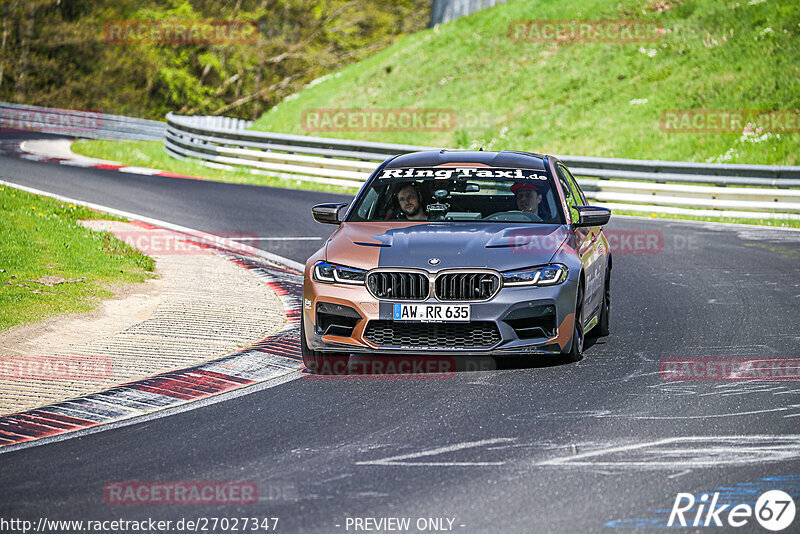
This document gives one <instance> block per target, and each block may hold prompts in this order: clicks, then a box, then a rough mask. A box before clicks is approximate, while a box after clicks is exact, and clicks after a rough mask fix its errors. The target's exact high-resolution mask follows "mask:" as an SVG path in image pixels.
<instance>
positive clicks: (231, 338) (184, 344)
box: [0, 220, 299, 445]
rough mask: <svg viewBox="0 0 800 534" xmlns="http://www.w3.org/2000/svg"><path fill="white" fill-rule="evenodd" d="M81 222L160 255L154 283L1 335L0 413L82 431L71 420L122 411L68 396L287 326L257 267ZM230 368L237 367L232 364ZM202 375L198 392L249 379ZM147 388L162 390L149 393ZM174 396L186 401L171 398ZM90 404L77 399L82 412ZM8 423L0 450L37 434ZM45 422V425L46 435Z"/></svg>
mask: <svg viewBox="0 0 800 534" xmlns="http://www.w3.org/2000/svg"><path fill="white" fill-rule="evenodd" d="M82 224H84V225H85V226H87V227H88V228H90V229H93V230H98V231H101V230H107V231H111V232H112V233H114V234H116V235H117V236H118V237H120V238H121V239H123V240H125V241H127V242H129V243H131V244H135V245H138V246H140V247H142V246H144V248H146V249H148V248H149V249H157V250H159V251H160V253H159V254H155V255H153V257H154V258H155V260H156V273H157V275H158V278H157V279H155V280H149V281H147V282H145V283H144V284H142V285H138V284H132V285H131V286H128V287H126V288H125V294H124V296H122V298H118V299H110V300H107V301H104V302H103V303H102V305H101V307H100V309H98V310H96V311H94V312H90V313H86V314H80V315H73V316H67V317H61V318H53V319H50V320H45V321H43V322H41V323H38V324H34V325H26V326H21V327H17V328H13V329H11V330H10V331H9V332H6V333H4V335H3V338H2V340H0V350H2V353H0V354H2V356H0V365H2V369H3V373H2V378H0V416H3V415H5V416H8V415H12V414H19V412H24V411H28V412H30V411H35V412H36V414H39V415H41V414H42V413H43V412H42V411H41V410H38V411H37V410H35V409H37V408H46V410H49V411H50V412H52V414H60V415H61V416H62V417H61V418H54V417H50V419H47V418H46V417H45V416H41V417H39V418H38V419H36V418H30V417H28V418H27V420H28V421H29V422H30V423H31V425H33V428H34V429H37V430H41V431H43V432H42V435H47V436H49V435H52V434H53V433H55V432H50V431H49V430H57V429H60V430H67V429H68V428H61V425H58V423H59V422H61V423H67V424H70V425H71V426H77V427H79V426H81V425H80V424H79V422H77V421H75V420H74V419H83V418H84V416H86V415H87V414H88V415H89V417H88V419H87V420H88V421H92V422H94V423H102V422H105V421H107V420H110V419H117V418H118V416H121V415H126V414H125V412H124V410H123V412H121V413H120V412H117V411H115V410H114V408H113V407H112V406H110V405H109V403H108V402H106V403H105V404H103V403H100V405H99V407H97V406H95V407H97V408H98V409H97V410H88V411H87V412H86V413H83V414H82V413H80V412H81V410H80V408H78V407H77V406H76V404H75V402H74V399H75V398H76V397H81V396H86V395H90V394H95V393H98V392H103V391H106V390H108V389H110V388H113V387H115V386H120V385H123V384H129V383H132V382H135V381H140V380H142V379H148V378H151V377H153V376H155V375H160V374H164V373H170V372H174V371H176V370H182V369H185V368H187V367H193V366H197V364H200V363H202V362H207V361H209V360H211V359H214V358H219V357H221V356H224V355H226V354H230V353H231V352H233V351H236V350H238V349H241V348H243V347H252V346H253V345H254V344H256V343H258V342H260V341H261V342H263V341H264V340H265V339H269V338H270V337H272V336H274V334H275V333H276V332H278V331H280V330H282V329H285V328H286V327H287V326H288V325H287V322H289V320H288V317H287V309H286V308H287V306H286V304H285V303H284V301H283V300H282V299H281V298H280V297H279V296H278V295H277V294H276V292H275V291H276V288H275V287H273V286H271V285H270V284H269V283H265V280H263V279H262V278H260V277H259V276H258V273H257V269H259V268H260V269H262V270H263V269H264V268H265V267H266V266H265V265H260V266H259V265H258V264H252V265H248V264H247V263H246V259H244V258H242V257H241V256H238V255H233V256H228V257H225V256H224V255H221V254H220V250H219V249H215V248H214V247H206V246H198V245H197V244H196V243H195V242H193V241H187V240H185V239H182V236H181V235H180V234H177V233H174V232H167V231H164V230H163V229H159V228H155V227H152V226H149V225H144V224H141V223H139V224H131V223H123V222H117V221H105V220H92V221H82ZM145 252H148V250H145ZM247 267H255V268H247ZM295 276H296V275H295ZM291 322H293V321H291ZM297 365H299V363H294V364H290V365H289V366H288V367H289V368H295V367H297ZM284 366H286V364H285V363H284ZM229 368H230V369H235V367H231V366H230V362H229ZM194 372H195V374H196V373H198V372H200V371H198V370H197V369H194ZM203 372H204V373H205V374H203V375H202V378H203V380H201V381H200V382H202V384H200V385H202V386H204V387H205V386H207V385H208V382H213V381H215V380H216V381H217V382H221V385H222V386H231V387H222V388H221V390H227V389H231V388H232V387H233V386H235V385H237V384H249V383H252V382H253V380H251V379H250V378H244V377H242V376H240V377H238V378H240V379H241V380H235V379H231V378H230V377H229V376H226V373H225V372H224V371H223V372H222V373H219V372H216V371H212V374H211V375H209V374H208V371H203ZM227 374H230V371H229V372H228V373H227ZM226 380H227V382H226ZM197 385H198V384H194V386H197ZM219 385H220V384H216V386H219ZM187 386H188V387H191V385H190V384H188V383H186V382H185V380H184V383H182V384H181V386H180V387H183V388H185V387H187ZM199 389H201V390H202V389H203V388H202V387H201V388H199ZM205 389H206V390H207V392H208V391H211V390H208V388H205ZM212 389H213V388H212ZM217 389H220V388H219V387H217ZM148 391H149V392H150V394H155V393H160V391H158V390H157V388H156V389H154V388H150V389H149V390H148ZM123 397H124V398H127V399H128V402H127V403H125V404H126V405H127V406H131V405H132V406H138V407H145V408H150V409H149V410H145V411H148V412H150V411H153V410H152V409H154V408H158V407H159V406H166V405H169V404H171V403H170V402H168V401H167V402H153V399H152V398H149V399H137V398H136V396H135V395H132V394H131V391H126V392H125V394H124V395H121V396H120V395H118V396H117V399H120V398H123ZM181 397H183V400H191V399H192V398H193V396H192V395H188V396H187V395H183V396H181V395H178V396H177V398H181ZM64 401H67V402H66V403H64ZM54 403H64V404H62V408H63V409H60V410H59V409H53V407H52V406H50V407H49V408H47V407H46V405H53V404H54ZM90 405H91V403H89V404H87V403H84V408H85V407H86V406H90ZM92 415H97V416H99V417H92ZM127 415H132V414H127ZM64 417H67V418H72V419H68V420H64ZM18 419H19V417H18ZM9 420H10V418H9V417H5V418H0V444H2V445H5V444H9V443H16V442H19V441H28V439H25V438H31V437H33V438H35V437H37V436H35V435H34V436H30V435H28V434H27V432H26V430H30V428H31V427H25V426H17V427H14V426H13V425H9V424H8V423H9ZM24 420H25V418H23V419H22V420H21V421H24ZM49 426H51V427H53V428H51V429H49V430H48V428H47V427H49ZM70 429H71V428H70ZM9 434H10V435H9Z"/></svg>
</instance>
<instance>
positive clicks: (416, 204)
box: [396, 183, 428, 221]
mask: <svg viewBox="0 0 800 534" xmlns="http://www.w3.org/2000/svg"><path fill="white" fill-rule="evenodd" d="M396 197H397V204H398V205H399V206H400V213H398V214H397V218H398V219H408V220H410V221H427V220H428V214H427V213H425V209H424V207H423V206H422V198H421V197H422V195H420V192H419V189H418V188H417V185H416V184H413V183H411V184H406V185H403V186H400V188H399V189H398V190H397V193H396Z"/></svg>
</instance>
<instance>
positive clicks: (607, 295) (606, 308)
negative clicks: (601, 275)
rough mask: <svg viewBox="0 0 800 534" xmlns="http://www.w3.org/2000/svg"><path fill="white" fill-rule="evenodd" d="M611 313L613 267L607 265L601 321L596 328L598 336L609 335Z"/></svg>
mask: <svg viewBox="0 0 800 534" xmlns="http://www.w3.org/2000/svg"><path fill="white" fill-rule="evenodd" d="M610 314H611V268H610V267H606V280H605V285H604V287H603V306H602V308H600V321H598V323H597V326H596V327H595V328H594V331H595V333H596V334H597V337H605V336H607V335H608V316H609V315H610Z"/></svg>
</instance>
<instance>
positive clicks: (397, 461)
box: [356, 438, 516, 467]
mask: <svg viewBox="0 0 800 534" xmlns="http://www.w3.org/2000/svg"><path fill="white" fill-rule="evenodd" d="M515 440H516V438H494V439H482V440H480V441H465V442H462V443H456V444H455V445H447V446H445V447H437V448H435V449H429V450H426V451H421V452H412V453H410V454H399V455H397V456H390V457H388V458H382V459H380V460H369V461H365V462H356V465H384V466H395V465H406V466H427V467H430V466H435V467H474V466H497V465H503V464H505V462H409V461H407V460H413V459H415V458H422V457H426V456H436V455H439V454H445V453H448V452H454V451H460V450H463V449H471V448H474V447H482V446H484V445H492V444H494V443H508V442H510V441H515Z"/></svg>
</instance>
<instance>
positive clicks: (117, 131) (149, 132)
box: [0, 102, 166, 141]
mask: <svg viewBox="0 0 800 534" xmlns="http://www.w3.org/2000/svg"><path fill="white" fill-rule="evenodd" d="M0 130H3V131H35V132H43V133H52V134H61V135H68V136H74V137H84V138H90V139H137V140H146V141H162V140H163V139H164V132H165V130H166V124H165V123H163V122H161V121H151V120H146V119H137V118H133V117H123V116H121V115H111V114H108V113H99V112H96V111H79V110H73V109H59V108H46V107H39V106H25V105H21V104H9V103H6V102H0Z"/></svg>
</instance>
